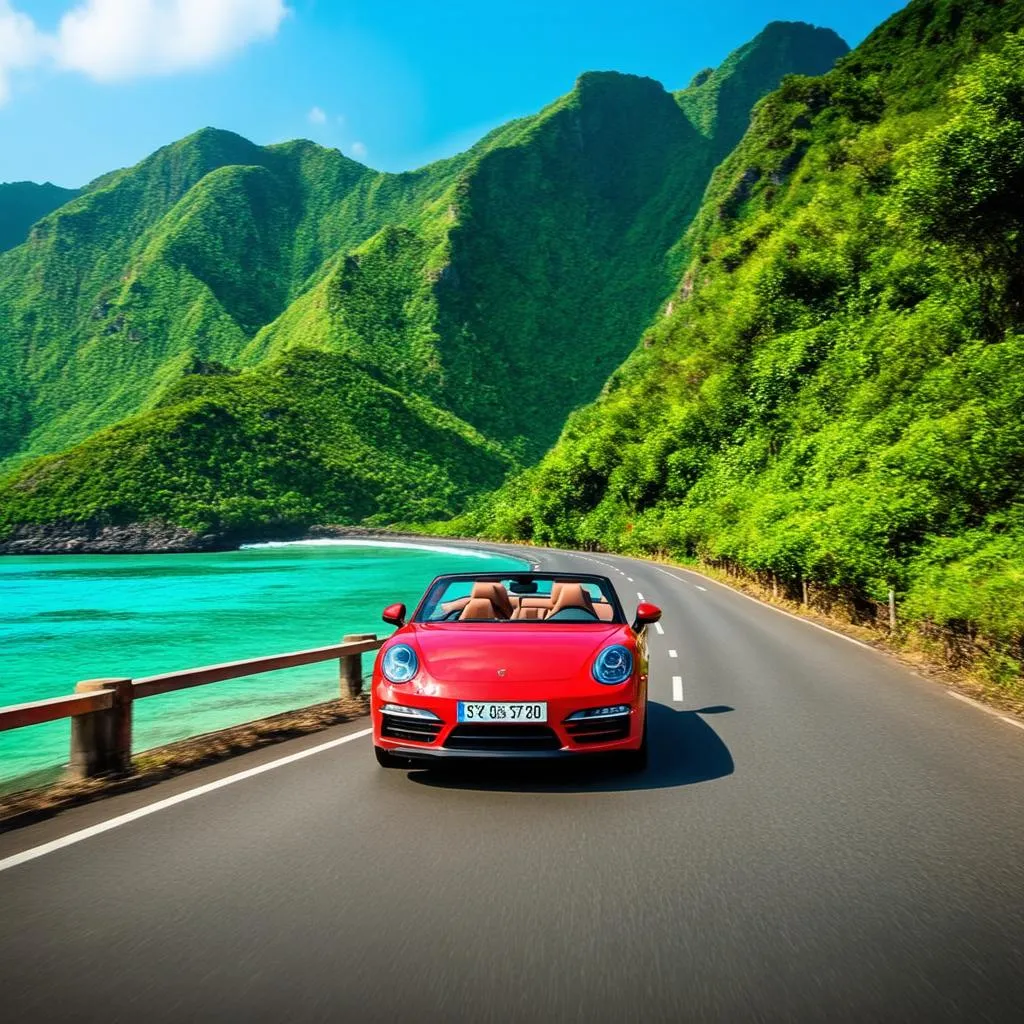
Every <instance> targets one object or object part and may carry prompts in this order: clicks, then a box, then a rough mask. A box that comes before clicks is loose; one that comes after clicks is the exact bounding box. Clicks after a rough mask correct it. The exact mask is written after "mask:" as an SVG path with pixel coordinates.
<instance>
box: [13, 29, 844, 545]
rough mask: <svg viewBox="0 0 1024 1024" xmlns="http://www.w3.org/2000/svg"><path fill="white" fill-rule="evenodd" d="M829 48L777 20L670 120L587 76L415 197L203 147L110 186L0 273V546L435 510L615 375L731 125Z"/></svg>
mask: <svg viewBox="0 0 1024 1024" xmlns="http://www.w3.org/2000/svg"><path fill="white" fill-rule="evenodd" d="M791 36H792V40H791V39H790V37H791ZM787 40H789V42H787ZM775 49H779V51H780V52H779V54H775V53H774V52H769V51H774V50H775ZM845 50H846V47H845V45H844V44H843V43H842V41H841V40H840V39H839V38H838V37H837V36H836V35H835V34H834V33H832V32H830V31H827V30H821V29H812V28H810V27H809V26H804V25H773V26H770V27H769V29H767V30H766V31H765V32H764V33H762V35H761V36H759V37H758V39H756V40H754V41H753V42H752V43H751V44H748V45H747V46H746V47H744V48H743V50H742V51H740V52H739V53H737V54H735V55H733V56H732V57H730V59H729V62H727V66H726V67H723V69H720V71H719V72H716V73H715V74H714V75H713V76H712V78H711V79H709V81H708V82H707V83H705V85H704V86H696V87H694V88H693V89H690V90H685V91H684V92H683V93H682V94H679V95H673V94H671V93H669V92H666V91H665V90H664V89H663V88H662V87H661V86H660V85H658V84H657V83H656V82H653V81H651V80H650V79H644V78H637V77H634V76H629V75H620V74H615V73H591V74H586V75H583V76H582V77H581V78H580V79H579V81H578V82H577V84H576V87H575V88H574V90H573V91H572V92H571V93H570V94H568V95H567V96H565V97H562V98H561V99H560V100H557V101H556V102H555V103H553V104H552V105H551V106H549V107H548V108H546V109H545V110H543V111H541V112H540V113H539V114H537V115H535V116H533V117H528V118H523V119H520V120H518V121H515V122H512V123H511V124H509V125H506V126H505V127H503V128H500V129H498V130H497V131H495V132H492V133H491V134H490V135H489V136H487V137H486V138H485V139H483V140H481V142H480V143H478V144H477V145H476V146H475V147H473V148H472V149H471V150H470V151H469V152H467V153H465V154H463V155H461V156H459V157H456V158H453V159H451V160H447V161H441V162H439V163H437V164H432V165H430V166H429V167H426V168H424V169H422V170H421V171H417V172H414V173H410V174H402V175H391V174H381V173H377V172H374V171H371V170H369V169H367V168H365V167H362V166H361V165H359V164H356V163H354V162H353V161H351V160H347V159H346V158H345V157H343V156H341V155H340V154H339V153H337V152H336V151H332V150H324V149H321V148H319V147H317V146H314V145H312V144H311V143H304V142H296V143H289V144H286V145H283V146H270V147H258V146H255V145H253V144H251V143H249V142H247V141H246V140H244V139H241V138H239V137H238V136H235V135H232V134H230V133H227V132H218V131H213V130H209V129H208V130H205V131H203V132H199V133H197V134H196V135H194V136H191V137H189V138H188V139H184V140H182V141H181V142H178V143H175V144H174V145H172V146H169V147H166V148H165V149H163V150H160V151H159V152H157V153H155V154H154V155H153V156H152V157H150V158H149V159H148V160H146V161H143V163H142V164H140V165H138V166H137V167H134V168H130V169H128V170H125V171H120V172H116V173H114V174H112V175H108V176H107V177H106V178H104V179H101V180H100V182H97V183H94V185H93V186H91V187H90V189H89V190H88V191H87V192H86V193H85V194H84V195H82V196H81V197H79V198H78V199H76V200H74V201H73V202H71V203H69V204H67V205H65V206H64V207H62V208H61V209H59V210H57V211H55V212H54V213H52V214H51V215H50V216H48V217H46V218H44V219H43V220H41V221H40V222H39V223H38V224H36V225H35V226H34V227H33V229H32V232H31V235H30V237H29V239H28V241H27V242H26V243H25V244H24V245H21V246H19V247H17V248H16V249H14V250H12V251H11V252H8V253H5V254H2V255H0V382H2V383H0V445H2V447H0V459H2V458H5V459H6V466H7V467H8V469H10V470H12V471H13V472H12V473H11V475H9V476H8V478H7V479H6V480H5V481H4V482H3V484H2V485H0V531H7V532H10V531H11V530H13V529H15V528H16V527H17V526H19V525H24V524H32V523H50V522H55V521H69V522H84V521H89V522H100V523H103V522H114V523H118V522H131V521H134V520H136V519H138V518H140V517H156V518H164V519H167V520H168V521H171V522H175V523H186V522H187V523H188V524H189V525H190V526H191V527H193V528H195V529H197V530H209V529H213V530H218V529H227V528H242V527H244V525H245V523H246V522H248V523H249V524H250V525H256V524H259V523H266V522H290V523H307V522H312V521H316V520H323V519H324V518H330V519H333V520H349V521H352V520H362V519H365V518H367V517H374V516H376V517H396V516H422V515H423V514H424V513H425V510H427V509H429V510H430V514H432V515H433V514H442V513H445V512H447V513H451V512H454V511H457V510H458V508H459V507H460V505H461V504H462V502H463V501H464V499H465V497H466V495H468V494H471V493H474V492H479V491H480V490H482V489H485V488H488V487H493V486H494V484H495V483H496V482H497V480H498V479H500V477H501V475H502V474H503V473H505V472H507V470H508V469H509V467H510V466H511V465H512V462H513V460H519V461H523V460H533V459H535V458H537V457H539V456H540V455H541V454H542V452H543V451H544V450H545V449H546V448H547V447H548V446H549V445H550V444H551V443H552V442H553V441H554V440H555V439H556V437H557V436H558V432H559V430H560V429H561V427H562V424H563V423H564V421H565V417H566V416H567V415H568V413H569V412H570V411H571V410H572V409H573V408H575V407H576V406H578V405H580V404H581V403H583V402H586V401H589V400H591V399H593V398H594V397H595V396H596V395H597V394H598V393H599V391H600V388H601V386H602V384H603V383H604V381H605V380H606V379H607V377H608V375H609V373H611V372H612V370H614V368H615V367H616V366H617V365H618V364H619V363H620V362H621V361H622V359H623V358H625V357H626V356H627V355H628V353H629V351H630V350H631V348H632V347H633V344H634V342H635V339H636V337H637V336H638V335H639V333H640V331H641V330H642V329H643V327H644V325H645V324H646V323H647V322H648V321H649V320H650V318H651V317H652V315H653V314H654V313H655V312H656V310H657V308H658V306H659V303H660V302H661V301H662V299H663V298H664V295H665V294H666V293H667V292H668V291H669V290H670V289H671V287H672V285H673V282H674V281H675V280H676V278H677V276H678V272H679V269H680V266H681V264H680V259H681V253H680V251H679V250H678V248H677V243H678V240H679V238H680V237H681V235H682V234H683V232H684V231H685V229H686V226H687V225H688V224H689V222H690V221H691V220H692V217H693V215H694V213H695V212H696V210H697V207H698V205H699V201H700V197H701V194H702V193H703V191H704V189H705V187H706V186H707V182H708V180H709V178H710V175H711V173H712V171H713V169H714V166H715V164H716V163H717V162H718V160H719V159H720V158H721V156H722V155H723V154H724V153H725V152H727V151H728V150H729V149H730V148H731V147H732V146H733V145H734V144H735V143H736V141H738V139H739V137H740V135H741V133H742V127H743V122H744V121H745V120H746V119H747V118H749V112H750V110H751V108H752V107H753V105H754V104H755V102H756V101H757V100H758V99H760V98H761V97H762V96H764V95H765V94H767V93H768V92H770V91H771V90H772V89H773V88H775V87H776V86H777V85H778V84H779V81H780V79H781V77H782V75H783V74H785V73H786V72H789V71H807V72H810V73H817V72H820V71H823V70H825V69H827V68H828V67H830V66H831V65H832V64H833V63H834V61H835V59H836V58H837V57H838V56H840V55H841V54H842V53H843V52H845ZM733 79H735V80H736V81H735V82H733V81H732V80H733ZM687 104H695V105H696V107H695V109H696V108H699V110H700V111H701V116H702V117H704V120H703V121H701V122H700V124H699V125H698V124H697V123H696V122H695V115H693V114H691V113H690V112H689V110H688V107H687ZM709 111H710V114H709V113H708V112H709ZM741 112H743V113H742V115H741ZM293 376H294V377H295V378H296V384H295V386H296V388H297V389H298V388H299V384H298V380H300V379H301V380H303V381H306V382H307V387H308V388H314V387H315V386H316V385H315V382H317V381H320V382H322V385H323V388H324V389H325V390H324V392H323V394H321V395H320V396H319V398H318V401H317V403H316V409H317V414H316V417H315V418H313V419H309V418H308V417H306V416H304V414H302V412H301V410H300V409H298V408H297V407H295V405H294V403H292V402H290V401H286V397H287V396H286V395H285V394H284V391H282V388H283V387H285V386H284V385H282V383H281V381H282V379H285V380H288V379H291V378H292V377H293ZM341 380H344V381H345V382H346V386H345V387H340V386H338V382H339V381H341ZM309 382H312V383H309ZM304 394H305V392H304ZM397 397H401V408H399V407H397V406H395V405H394V402H395V401H396V399H397ZM282 403H284V406H282ZM285 407H286V408H287V410H290V411H288V412H287V413H282V408H285ZM399 422H401V424H402V427H401V430H399V429H397V426H396V429H394V430H391V431H390V432H389V431H387V430H382V429H381V425H382V424H388V423H393V424H395V425H397V424H398V423H399ZM292 428H294V432H290V431H292ZM286 434H287V437H286V436H285V435H286ZM198 435H202V438H201V440H200V438H199V436H198ZM174 437H179V438H180V440H179V442H178V443H179V447H181V452H180V458H175V459H172V458H171V455H170V451H171V448H173V446H174V442H173V439H174ZM186 438H187V444H186V441H185V439H186ZM342 438H345V439H347V440H346V441H345V442H344V443H343V442H342V440H341V439H342ZM360 438H362V441H360V440H359V439H360ZM412 438H415V441H413V440H411V439H412ZM129 439H130V446H131V448H132V449H133V450H137V451H138V453H139V454H138V455H137V456H136V457H132V458H129V450H128V444H129ZM357 442H358V443H357ZM363 442H365V443H363ZM284 450H287V451H288V452H289V454H288V456H287V457H285V456H283V455H282V454H281V452H282V451H284ZM243 451H244V452H245V453H247V454H246V457H245V458H244V459H241V458H240V457H239V454H240V453H241V452H243ZM56 452H61V453H62V454H60V455H57V456H55V457H53V458H49V459H44V460H42V461H33V458H34V457H38V456H45V455H50V454H51V453H56ZM324 453H327V454H324ZM282 460H284V461H290V462H292V463H296V464H300V463H301V464H303V465H302V466H301V467H300V466H298V465H295V466H292V467H290V468H289V469H288V472H284V469H283V462H282ZM376 460H381V461H380V465H379V466H375V465H373V463H374V462H375V461H376ZM172 463H173V466H172V465H171V464H172ZM129 466H130V469H129V468H127V467H129ZM385 466H386V467H387V471H386V472H385V471H384V467H385ZM428 468H429V469H430V470H431V471H430V472H427V469H428ZM350 490H351V491H352V494H351V495H350V497H344V496H345V495H346V494H349V491H350ZM356 492H358V493H359V494H360V495H363V496H365V495H370V497H369V498H365V500H364V497H359V498H358V500H357V499H356V496H355V493H356ZM239 509H242V510H244V513H243V512H239ZM190 510H191V511H190ZM195 510H201V511H195ZM246 517H248V519H247V518H246Z"/></svg>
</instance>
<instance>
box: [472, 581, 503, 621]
mask: <svg viewBox="0 0 1024 1024" xmlns="http://www.w3.org/2000/svg"><path fill="white" fill-rule="evenodd" d="M469 596H470V597H471V598H482V599H484V600H486V601H490V602H491V604H493V605H494V607H495V610H496V611H497V613H498V614H497V616H496V618H501V619H510V618H511V617H512V602H511V601H510V600H509V596H508V591H507V590H506V589H505V588H504V587H503V586H502V585H501V584H500V583H491V582H484V581H477V582H476V583H474V584H473V589H472V590H471V591H470V594H469Z"/></svg>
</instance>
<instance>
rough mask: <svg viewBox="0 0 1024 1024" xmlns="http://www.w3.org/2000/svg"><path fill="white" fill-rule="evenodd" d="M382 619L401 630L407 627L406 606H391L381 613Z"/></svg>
mask: <svg viewBox="0 0 1024 1024" xmlns="http://www.w3.org/2000/svg"><path fill="white" fill-rule="evenodd" d="M381 618H382V619H383V620H384V621H385V622H388V623H390V624H391V625H392V626H397V627H398V628H399V629H401V628H402V627H403V626H404V625H405V605H404V604H389V605H388V606H387V608H385V609H384V611H383V612H382V613H381Z"/></svg>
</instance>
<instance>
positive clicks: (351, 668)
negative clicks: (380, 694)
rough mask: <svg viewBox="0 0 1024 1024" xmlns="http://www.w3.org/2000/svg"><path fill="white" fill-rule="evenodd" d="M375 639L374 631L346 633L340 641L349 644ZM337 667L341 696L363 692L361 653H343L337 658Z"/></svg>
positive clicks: (357, 694) (353, 695) (354, 696)
mask: <svg viewBox="0 0 1024 1024" xmlns="http://www.w3.org/2000/svg"><path fill="white" fill-rule="evenodd" d="M376 639H377V634H376V633H346V634H345V636H343V637H342V638H341V642H342V643H343V644H351V643H358V642H359V641H360V640H376ZM338 669H339V671H338V674H339V681H340V683H341V696H342V697H352V698H356V697H359V696H360V694H362V692H363V656H362V655H361V654H343V655H342V656H341V657H340V658H339V659H338Z"/></svg>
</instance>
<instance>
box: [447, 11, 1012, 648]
mask: <svg viewBox="0 0 1024 1024" xmlns="http://www.w3.org/2000/svg"><path fill="white" fill-rule="evenodd" d="M1022 29H1024V3H1021V2H1019V0H1005V2H1001V3H989V2H982V0H956V2H945V0H915V2H913V3H911V4H910V5H909V6H908V7H907V8H906V10H904V11H903V12H901V13H900V14H898V15H896V16H895V17H894V18H892V19H891V20H890V21H888V22H887V23H886V24H885V25H883V26H882V27H881V28H879V29H878V30H877V31H876V32H874V33H873V34H872V35H871V36H870V37H869V38H868V39H867V40H866V41H865V43H864V44H863V45H862V46H861V47H860V48H858V49H857V50H856V51H854V52H853V53H852V54H851V55H849V56H848V57H846V58H844V59H843V60H842V61H840V63H839V65H838V67H837V68H836V69H835V70H834V71H832V72H830V73H829V74H827V75H825V76H823V77H821V78H818V79H806V78H797V79H790V80H788V81H787V82H786V84H784V85H783V87H782V88H781V89H780V90H779V91H777V92H776V93H774V94H773V95H772V96H770V97H769V98H768V99H767V100H765V101H764V102H763V103H762V104H761V105H760V106H759V108H758V110H757V113H756V116H755V118H754V121H753V124H752V126H751V128H750V130H749V131H748V132H747V133H746V135H745V137H744V140H743V142H742V143H741V144H740V146H739V147H738V148H737V149H736V150H735V151H734V152H733V153H732V154H731V155H730V156H729V157H728V159H727V160H726V161H725V162H724V164H723V165H722V166H721V167H720V168H719V169H718V170H717V172H716V173H715V175H714V177H713V180H712V183H711V185H710V187H709V190H708V193H707V196H706V197H705V200H704V203H703V205H702V207H701V210H700V213H699V214H698V216H697V218H696V220H695V222H694V224H693V226H692V227H691V228H690V230H689V232H688V234H687V236H686V238H685V240H684V242H683V244H682V245H681V247H680V249H681V251H682V252H683V253H684V255H685V257H686V260H687V265H686V267H685V269H684V270H683V272H682V274H681V275H680V278H679V280H678V286H677V288H676V290H675V294H674V295H673V296H672V297H671V300H670V301H669V302H668V303H667V304H666V306H665V307H664V308H663V309H662V311H661V315H659V316H658V317H657V318H655V319H654V320H653V321H652V323H651V325H650V326H649V328H648V330H647V331H646V333H645V336H644V339H643V342H642V344H641V345H640V347H639V348H638V349H637V350H636V351H635V352H634V353H633V354H632V355H631V357H630V358H629V359H628V360H627V361H626V362H625V363H624V365H623V366H622V367H620V368H619V369H618V370H617V371H616V372H615V373H614V374H613V375H612V376H611V378H610V380H609V382H608V384H607V386H606V388H605V389H604V392H603V394H602V396H601V397H600V399H599V400H598V401H597V402H595V403H594V404H592V405H590V406H587V407H586V408H583V409H581V410H580V411H578V412H576V413H575V414H574V415H572V416H571V417H570V419H569V422H568V424H567V426H566V428H565V430H564V431H563V433H562V436H561V438H560V440H559V442H558V444H557V445H556V446H555V447H554V448H553V449H552V451H551V452H550V453H549V454H548V455H547V456H546V457H545V458H544V459H543V461H542V462H541V463H540V465H539V466H538V467H536V468H535V469H532V470H530V471H528V472H527V473H526V474H525V475H522V476H519V477H517V478H515V479H514V480H513V481H512V482H511V483H510V484H509V485H508V486H507V487H506V488H505V489H504V490H503V491H501V492H500V493H499V494H498V495H497V496H493V497H491V498H489V499H488V501H487V502H486V503H485V504H484V505H481V507H480V509H479V510H478V511H477V512H476V513H475V514H474V515H473V516H471V517H470V519H469V521H468V523H467V521H463V522H462V523H461V524H460V525H461V528H463V529H466V528H472V529H475V530H477V531H480V532H483V533H485V534H487V535H488V536H493V537H517V538H532V539H534V540H537V541H539V542H546V543H555V544H568V545H581V544H597V545H601V546H604V547H607V548H612V549H616V548H617V549H627V550H640V551H650V550H664V551H670V552H679V553H683V554H688V555H694V554H699V555H702V556H704V557H706V558H711V559H722V560H727V561H729V562H732V563H735V564H739V565H742V566H744V567H746V568H748V569H750V570H753V571H760V572H771V573H773V574H775V575H776V576H777V577H779V578H781V580H782V581H783V583H784V584H788V585H790V586H795V587H796V588H797V589H799V581H800V580H811V581H820V582H822V583H826V584H829V585H831V586H834V587H840V588H846V589H847V590H848V592H850V593H851V594H853V595H854V596H858V595H859V596H867V597H873V598H884V595H885V593H886V590H887V589H888V588H889V587H890V586H893V587H896V588H897V590H898V591H899V592H900V600H901V606H902V607H903V609H904V613H905V614H909V615H911V616H914V617H920V618H926V619H931V620H933V621H938V622H941V623H948V624H957V623H959V624H961V625H963V624H964V623H968V622H969V623H970V624H971V626H970V628H971V629H980V630H981V631H982V632H984V633H986V634H987V635H988V636H990V637H993V636H995V637H1002V638H1004V639H1007V640H1008V641H1013V642H1019V637H1020V636H1021V635H1024V516H1022V509H1024V272H1022V267H1024V227H1022V225H1024V70H1022V69H1024V34H1022ZM709 81H710V80H709ZM703 87H704V86H700V87H699V88H703ZM1014 638H1017V639H1016V640H1015V639H1014ZM1008 664H1009V663H1008Z"/></svg>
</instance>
